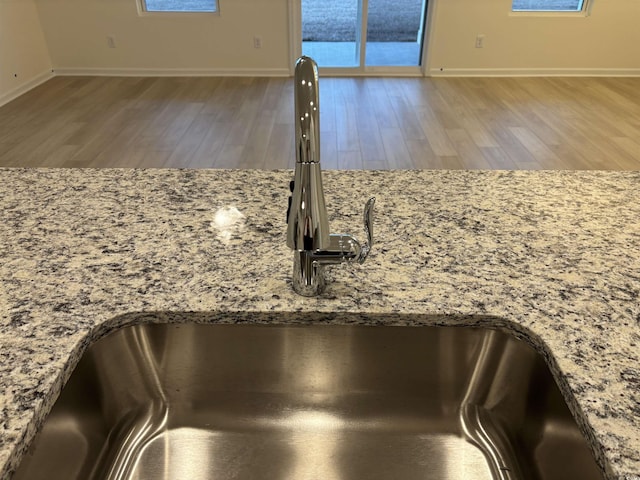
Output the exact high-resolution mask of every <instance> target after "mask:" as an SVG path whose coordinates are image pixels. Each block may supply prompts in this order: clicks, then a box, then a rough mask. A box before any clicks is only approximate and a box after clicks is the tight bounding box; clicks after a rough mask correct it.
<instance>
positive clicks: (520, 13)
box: [509, 0, 594, 17]
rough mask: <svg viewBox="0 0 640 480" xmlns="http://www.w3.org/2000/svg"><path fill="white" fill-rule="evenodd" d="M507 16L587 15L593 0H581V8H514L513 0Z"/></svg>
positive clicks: (589, 12)
mask: <svg viewBox="0 0 640 480" xmlns="http://www.w3.org/2000/svg"><path fill="white" fill-rule="evenodd" d="M509 1H510V2H511V9H510V10H509V16H511V17H588V16H590V15H591V9H592V8H593V2H594V0H583V2H582V9H581V10H575V11H573V10H514V9H513V0H509Z"/></svg>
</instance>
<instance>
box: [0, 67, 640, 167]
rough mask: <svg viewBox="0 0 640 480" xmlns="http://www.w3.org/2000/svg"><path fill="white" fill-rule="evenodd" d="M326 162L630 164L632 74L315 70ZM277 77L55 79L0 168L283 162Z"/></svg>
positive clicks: (2, 143)
mask: <svg viewBox="0 0 640 480" xmlns="http://www.w3.org/2000/svg"><path fill="white" fill-rule="evenodd" d="M320 95H321V97H320V102H321V149H322V163H323V168H325V169H362V168H365V169H413V168H421V169H422V168H437V169H440V168H466V169H607V170H610V169H614V170H621V169H634V170H636V169H640V78H324V77H323V78H321V80H320ZM294 161H295V153H294V143H293V83H292V79H286V78H206V77H194V78H127V77H123V78H119V77H55V78H53V79H51V80H50V81H48V82H47V83H45V84H44V85H41V86H40V87H38V88H36V89H34V90H32V91H30V92H29V93H27V94H25V95H23V96H21V97H20V98H18V99H16V100H14V101H13V102H11V103H9V104H7V105H5V106H3V107H1V108H0V166H29V167H185V168H266V169H277V168H291V167H293V162H294Z"/></svg>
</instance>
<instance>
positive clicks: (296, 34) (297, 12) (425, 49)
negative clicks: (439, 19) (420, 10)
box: [287, 0, 438, 77]
mask: <svg viewBox="0 0 640 480" xmlns="http://www.w3.org/2000/svg"><path fill="white" fill-rule="evenodd" d="M425 1H426V3H427V6H426V10H427V11H426V19H425V20H424V23H423V27H422V31H421V34H422V59H421V62H420V66H416V67H381V66H375V67H374V66H366V65H365V62H364V58H363V57H364V55H365V49H366V46H365V48H363V49H361V58H360V66H359V67H353V68H350V67H345V68H342V67H320V68H319V70H320V73H322V74H324V75H328V76H335V77H340V76H344V77H354V76H386V77H394V76H395V77H409V76H412V77H421V76H427V73H428V72H429V71H430V68H429V67H430V65H429V58H430V51H431V45H432V44H433V40H434V31H433V30H434V28H433V27H434V24H435V22H434V20H433V19H434V18H435V16H436V8H437V3H438V0H425ZM287 2H288V4H289V57H290V61H289V73H290V75H292V76H293V73H294V62H295V60H296V59H297V58H299V57H300V56H301V55H302V0H287ZM365 8H366V7H365ZM365 19H366V16H365V15H362V17H361V21H362V24H364V23H365V21H366V20H365ZM362 28H363V29H364V30H361V31H366V24H365V25H362Z"/></svg>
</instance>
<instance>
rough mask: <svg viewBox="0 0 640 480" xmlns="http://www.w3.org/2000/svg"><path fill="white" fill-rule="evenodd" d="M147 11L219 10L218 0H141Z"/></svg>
mask: <svg viewBox="0 0 640 480" xmlns="http://www.w3.org/2000/svg"><path fill="white" fill-rule="evenodd" d="M141 2H142V10H143V11H145V12H207V13H212V12H217V11H218V0H141Z"/></svg>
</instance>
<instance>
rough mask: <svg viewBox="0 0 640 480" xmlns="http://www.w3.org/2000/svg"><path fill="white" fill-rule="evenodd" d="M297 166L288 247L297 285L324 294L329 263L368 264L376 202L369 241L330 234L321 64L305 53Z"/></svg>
mask: <svg viewBox="0 0 640 480" xmlns="http://www.w3.org/2000/svg"><path fill="white" fill-rule="evenodd" d="M294 82H295V86H294V88H295V118H294V124H295V135H296V167H295V173H294V180H293V182H291V185H290V187H291V197H290V198H289V210H288V212H287V223H288V227H287V246H288V247H289V248H291V249H293V250H294V252H293V279H292V283H293V290H294V291H295V292H296V293H299V294H300V295H304V296H305V297H313V296H315V295H319V294H320V293H322V291H323V290H324V287H325V276H324V273H325V272H324V268H325V267H326V266H327V265H335V264H338V263H343V262H357V263H363V262H364V261H365V259H366V258H367V256H368V255H369V251H370V250H371V246H372V245H373V206H374V203H375V198H373V197H372V198H371V199H369V201H368V202H367V203H366V205H365V208H364V228H365V232H366V234H367V243H365V244H364V245H361V244H360V242H358V240H356V238H355V237H353V236H352V235H347V234H331V233H330V230H329V218H328V215H327V207H326V205H325V202H324V191H323V189H322V173H321V171H320V105H319V103H318V100H319V94H318V66H317V65H316V62H315V61H314V60H313V59H311V58H309V57H305V56H303V57H300V58H299V59H298V61H297V62H296V68H295V80H294Z"/></svg>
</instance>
